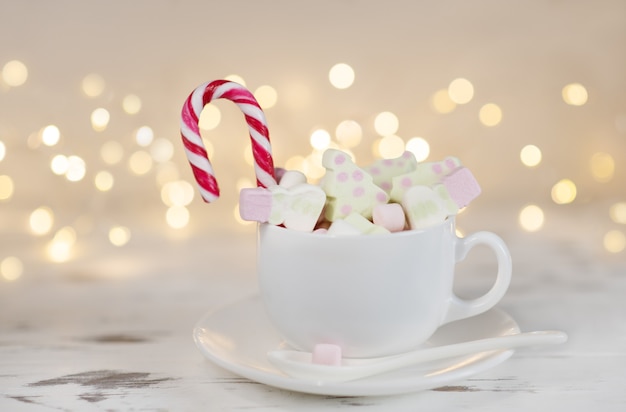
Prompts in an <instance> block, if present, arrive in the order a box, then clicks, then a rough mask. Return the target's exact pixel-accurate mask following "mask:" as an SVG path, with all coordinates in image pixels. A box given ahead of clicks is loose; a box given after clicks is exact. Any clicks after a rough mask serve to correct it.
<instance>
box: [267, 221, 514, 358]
mask: <svg viewBox="0 0 626 412" xmlns="http://www.w3.org/2000/svg"><path fill="white" fill-rule="evenodd" d="M478 244H485V245H487V246H489V247H490V248H491V249H493V251H494V252H495V257H496V260H497V264H498V268H497V278H496V280H495V283H494V284H493V286H492V287H491V289H490V290H489V291H488V292H487V293H486V294H484V295H483V296H481V297H479V298H476V299H471V300H466V299H461V298H459V297H458V296H456V295H455V294H454V292H453V282H454V269H455V264H456V262H459V261H461V260H462V259H464V258H465V255H466V254H467V252H468V251H469V250H470V249H472V248H473V247H474V246H476V245H478ZM257 247H258V277H259V285H260V292H261V297H262V299H263V301H264V304H265V307H266V309H267V313H268V316H269V318H270V321H271V322H272V324H273V325H274V326H275V327H276V329H277V331H278V332H279V333H280V334H281V335H282V336H283V338H284V339H285V340H286V342H287V343H288V344H290V345H291V346H294V347H295V348H298V349H300V350H305V351H309V352H310V351H312V349H313V347H314V346H315V345H316V344H318V343H331V344H336V345H339V346H340V347H341V348H342V352H343V356H345V357H374V356H386V355H391V354H396V353H401V352H406V351H408V350H411V349H413V348H415V347H416V346H417V345H419V344H421V343H423V342H425V341H426V340H427V339H428V338H429V337H430V336H431V335H432V334H433V333H434V332H435V331H436V330H437V328H438V327H439V326H441V325H443V324H445V323H448V322H452V321H454V320H458V319H463V318H467V317H470V316H474V315H478V314H480V313H482V312H485V311H486V310H488V309H490V308H491V307H493V306H494V305H495V304H496V303H497V302H498V301H499V300H500V299H501V298H502V297H503V296H504V294H505V292H506V290H507V288H508V286H509V283H510V280H511V256H510V254H509V251H508V249H507V247H506V245H505V244H504V242H503V241H502V239H500V238H499V237H498V236H496V235H495V234H493V233H490V232H478V233H474V234H471V235H469V236H467V237H464V238H459V237H457V236H456V233H455V223H454V219H452V218H451V219H448V220H446V221H445V222H444V223H442V224H440V225H437V226H433V227H430V228H427V229H425V230H409V231H403V232H398V233H392V234H383V235H355V236H336V237H333V236H328V235H326V234H316V233H303V232H299V231H295V230H289V229H285V228H282V227H278V226H273V225H269V224H260V225H259V230H258V245H257Z"/></svg>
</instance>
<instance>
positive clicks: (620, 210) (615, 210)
mask: <svg viewBox="0 0 626 412" xmlns="http://www.w3.org/2000/svg"><path fill="white" fill-rule="evenodd" d="M609 216H611V219H612V220H613V221H614V222H615V223H622V224H625V225H626V202H618V203H615V204H613V205H611V208H610V209H609Z"/></svg>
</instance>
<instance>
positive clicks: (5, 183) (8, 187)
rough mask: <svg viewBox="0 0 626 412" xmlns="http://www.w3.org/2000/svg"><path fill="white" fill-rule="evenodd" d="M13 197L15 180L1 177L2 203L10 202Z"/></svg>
mask: <svg viewBox="0 0 626 412" xmlns="http://www.w3.org/2000/svg"><path fill="white" fill-rule="evenodd" d="M12 196H13V179H11V176H7V175H0V201H3V200H9V199H10V198H11V197H12Z"/></svg>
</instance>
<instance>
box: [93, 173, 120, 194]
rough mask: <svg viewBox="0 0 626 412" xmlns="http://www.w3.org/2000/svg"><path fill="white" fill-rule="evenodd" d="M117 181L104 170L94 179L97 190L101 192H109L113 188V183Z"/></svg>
mask: <svg viewBox="0 0 626 412" xmlns="http://www.w3.org/2000/svg"><path fill="white" fill-rule="evenodd" d="M114 182H115V180H114V179H113V175H112V174H111V173H110V172H108V171H106V170H102V171H100V172H98V173H97V174H96V177H95V178H94V184H95V185H96V189H98V190H99V191H101V192H108V191H109V190H111V189H112V188H113V183H114Z"/></svg>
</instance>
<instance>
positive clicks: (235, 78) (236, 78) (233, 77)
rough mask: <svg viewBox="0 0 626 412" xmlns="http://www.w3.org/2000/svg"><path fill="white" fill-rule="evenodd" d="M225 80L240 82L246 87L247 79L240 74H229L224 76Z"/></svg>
mask: <svg viewBox="0 0 626 412" xmlns="http://www.w3.org/2000/svg"><path fill="white" fill-rule="evenodd" d="M224 80H228V81H230V82H235V83H239V84H240V85H242V86H244V87H245V86H246V81H245V80H244V78H243V77H241V76H239V75H238V74H229V75H228V76H226V77H224Z"/></svg>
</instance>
